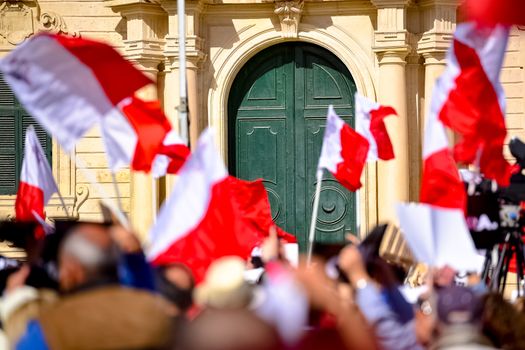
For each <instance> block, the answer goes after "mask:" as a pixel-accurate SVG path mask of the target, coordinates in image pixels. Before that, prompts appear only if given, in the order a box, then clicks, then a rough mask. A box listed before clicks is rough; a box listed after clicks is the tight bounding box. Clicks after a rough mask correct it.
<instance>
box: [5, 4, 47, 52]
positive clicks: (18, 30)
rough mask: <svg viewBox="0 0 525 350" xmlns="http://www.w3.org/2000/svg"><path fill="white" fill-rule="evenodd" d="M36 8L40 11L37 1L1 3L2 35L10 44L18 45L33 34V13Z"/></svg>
mask: <svg viewBox="0 0 525 350" xmlns="http://www.w3.org/2000/svg"><path fill="white" fill-rule="evenodd" d="M30 5H33V6H30ZM35 10H36V11H37V12H38V6H37V5H36V3H31V2H28V3H26V2H22V1H4V2H2V4H1V5H0V36H2V38H4V39H5V40H6V41H7V42H8V43H9V44H12V45H18V44H20V43H21V42H23V41H24V40H25V39H26V38H28V37H29V36H31V35H33V33H34V22H33V13H34V11H35Z"/></svg>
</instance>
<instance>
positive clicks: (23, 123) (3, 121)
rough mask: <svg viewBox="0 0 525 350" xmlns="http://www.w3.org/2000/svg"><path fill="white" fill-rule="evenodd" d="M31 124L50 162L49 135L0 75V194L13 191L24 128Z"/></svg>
mask: <svg viewBox="0 0 525 350" xmlns="http://www.w3.org/2000/svg"><path fill="white" fill-rule="evenodd" d="M29 125H34V126H35V131H36V133H37V136H38V139H39V140H40V144H41V145H42V147H43V148H44V152H45V153H46V156H47V158H48V160H49V162H51V149H52V147H51V138H50V137H49V136H48V135H47V133H46V132H45V131H44V129H42V127H40V126H39V125H38V124H37V123H36V122H35V120H34V119H33V118H32V117H31V116H30V115H29V114H28V113H27V112H26V111H25V110H24V108H23V107H22V105H21V104H20V103H19V102H18V100H17V99H16V97H15V96H14V94H13V92H12V91H11V89H10V88H9V86H8V85H7V84H6V82H5V81H4V79H3V77H2V75H0V169H1V176H0V195H12V194H16V191H17V189H18V179H19V176H20V169H21V167H22V160H23V157H24V139H25V130H26V129H27V127H28V126H29Z"/></svg>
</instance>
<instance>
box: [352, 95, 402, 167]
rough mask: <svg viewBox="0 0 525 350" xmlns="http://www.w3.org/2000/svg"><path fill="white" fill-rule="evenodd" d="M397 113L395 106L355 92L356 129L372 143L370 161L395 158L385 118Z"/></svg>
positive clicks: (369, 153)
mask: <svg viewBox="0 0 525 350" xmlns="http://www.w3.org/2000/svg"><path fill="white" fill-rule="evenodd" d="M390 115H397V112H396V110H395V109H394V108H392V107H388V106H382V105H380V104H379V103H377V102H374V101H372V100H370V99H368V98H366V97H364V96H362V95H361V94H359V93H357V92H356V94H355V130H356V131H357V132H358V133H359V134H361V135H363V136H364V137H365V138H366V139H367V140H368V143H369V144H370V149H369V150H368V161H377V160H378V159H382V160H390V159H394V149H393V147H392V143H391V142H390V137H389V136H388V132H387V130H386V125H385V122H384V119H385V118H386V117H388V116H390Z"/></svg>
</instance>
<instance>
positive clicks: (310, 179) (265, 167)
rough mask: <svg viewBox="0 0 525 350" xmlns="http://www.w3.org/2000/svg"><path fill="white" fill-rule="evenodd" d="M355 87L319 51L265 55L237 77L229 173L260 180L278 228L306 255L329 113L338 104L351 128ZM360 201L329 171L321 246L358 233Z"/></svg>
mask: <svg viewBox="0 0 525 350" xmlns="http://www.w3.org/2000/svg"><path fill="white" fill-rule="evenodd" d="M354 92H355V84H354V82H353V80H352V78H351V76H350V74H349V73H348V70H347V69H346V67H345V66H344V65H343V64H342V63H341V62H340V61H339V60H338V59H337V57H335V56H334V55H333V54H331V53H330V52H328V51H326V50H324V49H322V48H319V47H317V46H314V45H309V44H302V43H287V44H281V45H276V46H273V47H270V48H269V49H266V50H264V51H263V52H261V53H260V54H258V55H257V56H255V57H254V58H253V59H252V60H250V61H249V62H248V63H247V64H246V65H245V66H244V67H243V68H242V70H241V71H240V72H239V75H238V76H237V78H236V80H235V82H234V84H233V86H232V89H231V93H230V99H229V130H230V136H229V159H230V161H229V167H230V172H231V173H232V174H234V175H236V176H238V177H240V178H243V179H247V180H253V179H256V178H263V179H264V184H265V186H266V188H267V190H268V196H269V199H270V204H271V206H272V215H273V216H274V220H275V221H276V223H277V224H278V225H279V226H281V227H283V228H284V229H285V230H287V231H288V232H291V233H294V234H296V236H297V237H298V239H299V242H300V244H301V248H302V249H304V248H305V247H306V245H305V242H306V240H307V232H308V228H309V225H310V218H311V212H312V205H313V196H314V191H315V186H316V183H315V181H316V180H315V173H316V168H317V162H318V160H319V155H320V152H321V145H322V140H323V134H324V128H325V121H326V111H327V108H328V105H330V104H332V105H334V107H335V109H336V111H337V112H338V114H339V115H341V116H342V117H343V119H344V120H345V121H346V122H348V123H350V124H353V117H352V114H353V95H354ZM355 226H356V222H355V197H354V195H353V194H352V193H350V192H348V191H347V190H346V189H344V188H343V187H342V186H340V185H339V183H338V182H337V181H336V180H335V179H334V178H333V177H332V176H331V175H330V174H329V173H327V172H325V175H324V180H323V187H322V192H321V198H320V208H319V216H318V221H317V236H316V240H317V241H323V242H340V241H342V240H343V239H344V234H345V233H346V232H347V231H352V232H355Z"/></svg>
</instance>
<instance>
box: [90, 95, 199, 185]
mask: <svg viewBox="0 0 525 350" xmlns="http://www.w3.org/2000/svg"><path fill="white" fill-rule="evenodd" d="M118 106H119V107H120V109H121V111H122V113H121V114H120V115H117V114H115V115H114V116H115V118H103V119H102V120H101V121H100V130H101V133H102V138H103V140H104V144H105V146H106V153H107V157H108V163H109V166H110V168H111V170H113V171H116V170H118V169H119V168H121V167H123V166H128V165H129V166H130V168H131V169H132V170H135V171H144V172H149V171H150V170H152V172H153V173H154V175H155V177H160V176H163V175H166V173H170V174H175V173H176V172H177V171H178V170H179V168H180V167H181V166H182V164H183V163H184V161H185V160H186V158H187V156H188V154H189V152H190V151H189V148H188V147H187V146H186V144H185V143H184V142H183V141H182V139H180V137H179V136H178V135H177V134H176V133H175V131H173V130H172V129H171V124H170V123H169V121H168V118H167V117H166V115H165V114H164V112H163V111H162V109H161V108H160V103H159V101H142V100H141V99H139V98H136V97H129V98H126V99H124V100H123V101H122V102H121V103H119V104H118ZM117 116H118V117H117ZM175 163H176V164H175Z"/></svg>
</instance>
